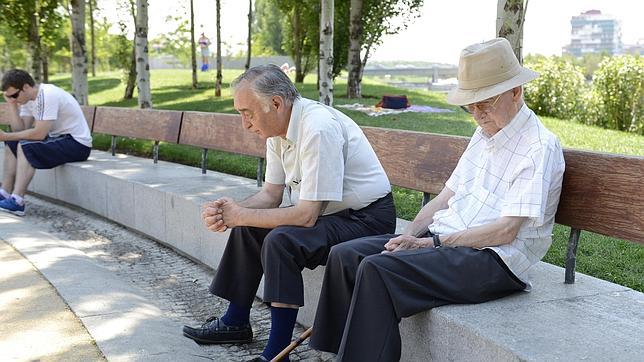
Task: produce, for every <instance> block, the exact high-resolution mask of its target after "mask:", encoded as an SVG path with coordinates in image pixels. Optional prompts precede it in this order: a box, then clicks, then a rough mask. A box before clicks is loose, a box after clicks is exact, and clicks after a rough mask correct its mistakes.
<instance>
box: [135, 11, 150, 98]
mask: <svg viewBox="0 0 644 362" xmlns="http://www.w3.org/2000/svg"><path fill="white" fill-rule="evenodd" d="M135 36H136V38H135V41H136V44H135V47H136V89H137V90H138V93H139V108H152V93H151V92H150V62H149V60H148V1H147V0H136V34H135Z"/></svg>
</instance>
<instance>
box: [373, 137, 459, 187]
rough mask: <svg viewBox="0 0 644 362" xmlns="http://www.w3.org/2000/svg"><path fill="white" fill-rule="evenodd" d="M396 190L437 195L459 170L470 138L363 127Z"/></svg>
mask: <svg viewBox="0 0 644 362" xmlns="http://www.w3.org/2000/svg"><path fill="white" fill-rule="evenodd" d="M362 130H363V131H364V133H365V135H366V136H367V138H368V139H369V142H370V143H371V146H372V147H373V149H374V150H375V151H376V154H377V155H378V158H379V159H380V163H382V166H383V167H384V169H385V171H386V172H387V176H389V181H390V182H391V183H392V184H393V185H396V186H401V187H405V188H409V189H413V190H418V191H423V192H429V193H432V194H438V193H439V192H440V191H441V190H442V189H443V187H444V186H445V181H447V179H448V178H449V176H450V175H451V174H452V171H454V168H456V164H457V163H458V159H459V158H460V157H461V155H462V154H463V152H464V151H465V148H466V147H467V144H468V142H469V138H467V137H458V136H445V135H438V134H432V133H422V132H413V131H402V130H394V129H386V128H376V127H362Z"/></svg>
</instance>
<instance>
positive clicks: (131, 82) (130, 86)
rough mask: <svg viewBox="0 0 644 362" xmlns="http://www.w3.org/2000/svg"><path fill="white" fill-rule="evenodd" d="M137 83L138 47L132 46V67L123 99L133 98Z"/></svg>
mask: <svg viewBox="0 0 644 362" xmlns="http://www.w3.org/2000/svg"><path fill="white" fill-rule="evenodd" d="M135 85H136V49H135V47H132V57H131V58H130V69H128V72H127V83H126V84H125V95H123V99H132V97H133V96H134V86H135Z"/></svg>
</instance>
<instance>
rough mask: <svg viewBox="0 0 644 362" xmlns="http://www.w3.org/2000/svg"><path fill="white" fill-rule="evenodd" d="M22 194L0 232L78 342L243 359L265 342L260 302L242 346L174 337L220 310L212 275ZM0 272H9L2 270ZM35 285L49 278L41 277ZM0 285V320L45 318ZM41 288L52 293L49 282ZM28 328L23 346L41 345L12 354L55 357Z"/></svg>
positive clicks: (111, 349) (313, 354)
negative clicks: (22, 203) (71, 325)
mask: <svg viewBox="0 0 644 362" xmlns="http://www.w3.org/2000/svg"><path fill="white" fill-rule="evenodd" d="M28 201H29V204H28V206H27V215H26V216H25V217H24V218H18V217H14V216H13V215H8V214H5V213H0V238H4V239H5V240H6V241H8V242H9V243H10V244H11V245H12V246H13V247H15V248H16V249H18V251H20V253H22V254H23V255H25V256H26V258H27V259H29V262H31V263H32V264H33V265H35V266H36V267H37V269H38V270H39V271H40V272H41V273H42V274H43V275H44V276H45V278H46V279H48V280H49V282H50V283H51V284H52V285H53V286H54V287H55V288H56V289H57V291H58V293H60V295H61V296H62V298H63V299H64V302H63V301H61V300H60V298H59V299H58V300H59V304H58V305H56V304H54V303H44V304H45V305H47V306H48V307H50V308H54V309H53V310H54V311H56V312H59V311H64V310H67V314H69V315H70V317H71V318H72V320H74V315H73V314H72V313H71V312H69V309H67V306H66V305H65V302H66V303H67V304H68V305H69V307H70V308H71V310H72V311H73V312H74V313H75V314H76V316H77V317H78V318H79V319H80V321H81V322H82V324H84V325H85V327H86V328H87V330H85V328H84V327H83V325H82V324H80V323H79V322H78V319H75V320H76V326H77V331H78V330H80V331H82V332H84V333H85V334H84V335H85V340H86V341H88V342H89V345H90V346H92V343H91V339H90V338H93V339H94V340H95V341H96V344H97V345H98V347H99V348H100V351H101V352H102V353H103V354H104V355H105V357H106V358H107V360H110V361H132V360H142V361H143V360H145V361H147V360H158V361H166V360H181V361H185V360H195V361H204V360H215V361H245V360H248V359H250V358H252V357H254V356H256V355H258V354H259V353H261V351H262V350H263V348H264V345H265V343H266V340H267V339H268V332H269V328H270V314H269V311H268V308H266V307H265V306H264V305H263V304H262V303H260V302H259V301H258V302H256V303H255V304H254V306H253V310H252V312H251V324H252V325H253V329H254V332H255V339H254V341H253V343H251V344H249V345H243V346H240V345H225V346H199V345H197V344H195V343H193V342H192V341H189V340H188V339H186V338H184V337H183V336H182V335H181V330H180V329H181V325H183V324H192V325H196V324H199V323H201V322H202V321H203V320H205V318H206V317H207V316H209V315H219V314H221V313H222V312H223V311H224V310H225V307H226V302H225V301H223V300H221V299H219V298H217V297H214V296H212V295H210V294H209V293H208V285H209V283H210V280H211V279H212V271H211V270H210V269H208V268H206V267H204V266H203V265H200V264H196V263H194V262H193V261H191V260H189V259H187V258H185V257H183V256H181V255H179V254H177V253H175V252H174V251H173V250H171V249H169V248H166V247H164V246H162V245H160V244H159V243H157V242H155V241H153V240H150V239H148V238H146V237H143V236H141V235H140V234H137V233H134V232H131V231H129V230H127V229H125V228H123V227H121V226H118V225H116V224H114V223H112V222H110V221H107V220H104V219H102V218H99V217H96V216H94V215H91V214H89V213H86V212H84V211H80V210H76V209H69V208H66V207H62V206H60V205H57V204H52V203H49V202H46V201H43V200H40V199H37V198H35V197H33V196H30V197H29V198H28ZM3 245H4V246H3V248H2V261H3V263H2V266H3V269H4V268H10V267H9V266H5V264H8V263H4V259H5V253H6V252H5V250H9V251H12V250H13V249H12V248H11V247H9V246H8V245H6V244H3ZM13 255H14V256H15V255H18V258H19V260H22V262H23V263H25V264H26V265H31V264H29V262H27V261H26V260H25V259H23V258H21V257H20V256H19V254H16V252H15V251H13ZM15 269H16V270H19V269H18V268H15ZM31 270H32V273H35V274H38V273H37V272H36V271H34V270H33V269H31ZM1 275H3V276H4V277H3V278H9V277H8V276H7V275H9V274H8V273H6V272H2V274H1ZM11 278H14V277H11ZM15 278H16V283H18V282H21V283H23V284H22V285H32V284H33V283H32V282H31V281H29V280H23V279H24V278H26V274H25V273H22V272H17V274H15ZM41 282H42V283H44V284H45V285H49V284H48V283H47V281H45V280H42V278H41ZM0 284H1V286H2V288H3V289H2V290H1V292H0V296H1V297H0V303H1V304H0V309H1V310H3V313H2V315H3V317H2V319H0V321H2V322H4V321H5V319H4V318H8V317H4V316H7V315H11V316H15V317H11V318H22V320H25V319H29V320H31V321H32V322H33V323H36V324H38V323H40V322H41V321H43V320H46V318H45V317H43V314H44V315H50V314H52V313H48V312H45V313H41V312H39V310H38V303H37V302H36V300H35V299H29V300H22V301H21V302H20V303H11V301H10V300H9V301H5V300H6V299H7V298H9V299H10V298H12V297H11V295H10V294H7V293H5V292H4V289H5V288H9V290H15V293H18V292H21V291H22V290H23V289H22V288H19V287H12V286H10V285H9V283H5V281H4V279H0ZM5 284H6V286H5ZM15 285H18V284H15ZM34 285H35V284H34ZM34 288H36V289H34V292H33V293H32V294H35V291H40V290H42V287H34ZM49 289H50V291H51V292H52V293H53V294H54V295H56V293H55V291H54V290H53V288H51V286H49ZM5 305H6V306H5ZM25 311H29V313H26V312H25ZM7 312H8V313H7ZM18 320H20V319H18ZM1 324H3V325H4V324H11V323H7V322H4V323H1ZM61 327H62V324H61ZM0 328H1V327H0ZM14 328H15V327H12V329H14ZM87 331H89V335H88V334H87ZM0 332H1V333H0V334H2V335H3V337H4V336H5V335H6V334H5V332H4V330H2V329H0ZM302 332H303V329H302V328H301V327H299V326H298V328H296V331H295V332H294V334H295V335H299V334H300V333H302ZM33 333H35V332H34V331H33V330H32V336H33V337H34V338H29V337H26V338H24V339H25V341H27V342H29V343H34V342H36V343H37V344H42V345H43V351H42V352H40V355H36V356H35V357H33V358H32V356H31V355H30V354H28V353H30V352H27V351H25V348H15V349H14V350H15V353H14V354H13V355H11V358H13V359H17V360H33V359H37V358H42V359H43V360H50V359H51V360H56V358H57V357H56V356H57V355H56V353H55V352H53V350H52V348H54V346H55V342H54V341H53V340H52V339H50V338H44V337H40V336H38V335H35V334H33ZM79 333H80V332H79ZM81 334H82V333H81ZM63 340H64V341H65V343H67V345H66V347H60V348H66V349H67V350H70V351H74V353H75V355H78V356H81V357H78V358H79V360H93V359H94V360H95V359H100V358H101V355H100V352H99V351H98V350H97V349H96V347H94V353H96V354H95V355H94V357H91V356H85V355H81V354H79V353H78V352H77V349H76V348H71V347H70V346H69V344H70V343H73V341H74V339H72V338H69V339H68V338H63ZM5 343H8V342H6V341H5V338H3V339H2V342H0V355H3V357H4V356H5V355H6V353H5V352H4V349H5V347H4V346H5ZM12 343H13V342H12ZM43 357H45V358H43ZM331 357H332V356H331V355H328V354H321V353H319V352H317V351H314V350H311V349H309V348H308V346H306V345H303V346H300V347H299V348H298V350H297V351H296V352H295V353H294V354H292V355H291V359H292V360H304V361H326V360H330V359H331ZM3 359H4V358H3ZM61 359H63V360H74V358H71V359H70V358H62V357H61Z"/></svg>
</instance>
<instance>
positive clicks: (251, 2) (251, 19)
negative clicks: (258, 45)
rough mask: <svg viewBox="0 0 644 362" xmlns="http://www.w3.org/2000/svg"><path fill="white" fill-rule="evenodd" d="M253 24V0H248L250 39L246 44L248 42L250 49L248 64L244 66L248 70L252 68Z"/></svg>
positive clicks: (247, 52) (247, 53) (247, 54)
mask: <svg viewBox="0 0 644 362" xmlns="http://www.w3.org/2000/svg"><path fill="white" fill-rule="evenodd" d="M252 26H253V0H248V39H247V41H246V44H248V50H247V51H246V64H245V65H244V68H245V69H246V70H248V68H250V56H251V49H252V43H251V36H252V35H253V34H252Z"/></svg>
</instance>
